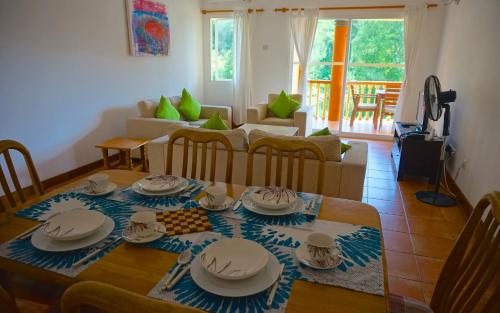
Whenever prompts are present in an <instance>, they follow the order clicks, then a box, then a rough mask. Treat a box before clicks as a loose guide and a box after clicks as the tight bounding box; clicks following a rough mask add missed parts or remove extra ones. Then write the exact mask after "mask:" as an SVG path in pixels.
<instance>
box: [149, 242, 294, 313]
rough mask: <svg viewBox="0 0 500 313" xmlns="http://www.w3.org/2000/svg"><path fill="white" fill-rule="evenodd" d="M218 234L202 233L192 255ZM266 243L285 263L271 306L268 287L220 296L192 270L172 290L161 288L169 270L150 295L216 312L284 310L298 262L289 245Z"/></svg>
mask: <svg viewBox="0 0 500 313" xmlns="http://www.w3.org/2000/svg"><path fill="white" fill-rule="evenodd" d="M219 238H221V236H220V235H218V234H213V233H205V234H204V236H202V237H200V238H199V239H198V241H197V243H195V244H194V245H193V246H192V248H191V251H192V252H193V257H194V256H195V255H196V254H198V253H200V252H201V251H202V250H203V249H204V248H205V247H206V246H207V245H208V244H210V243H212V242H214V241H216V240H217V239H219ZM264 247H265V248H266V249H267V250H268V251H269V252H271V253H273V254H274V255H275V256H276V258H278V260H279V262H280V263H282V264H284V265H285V268H284V271H283V274H282V276H281V279H280V284H279V286H278V290H277V292H276V296H275V297H274V301H273V303H272V306H271V307H270V308H267V306H266V302H267V297H268V291H267V290H265V291H262V292H260V293H258V294H255V295H252V296H248V297H237V298H231V297H221V296H217V295H214V294H211V293H209V292H206V291H205V290H203V289H201V288H200V287H198V285H196V283H195V282H194V281H193V279H192V278H191V275H189V274H186V275H185V276H184V277H183V278H182V279H181V280H180V281H179V282H178V283H177V284H176V285H175V286H174V287H173V288H172V289H171V290H166V291H162V290H161V287H162V286H163V284H164V282H165V280H166V279H167V277H168V274H166V275H165V276H164V277H163V278H162V279H161V280H160V282H159V283H158V284H157V285H156V286H155V287H154V288H153V289H152V290H151V291H150V292H149V294H148V296H150V297H153V298H157V299H162V300H166V301H169V302H176V303H180V304H183V305H188V306H192V307H196V308H199V309H202V310H204V311H207V312H213V313H223V312H240V313H246V312H262V313H264V312H284V311H285V309H286V305H287V304H288V298H289V297H290V293H291V289H292V284H293V281H294V280H295V279H296V278H297V275H298V271H297V265H296V264H295V262H294V258H293V256H292V255H291V254H290V253H289V252H287V249H288V248H283V247H279V246H275V245H272V244H269V245H264Z"/></svg>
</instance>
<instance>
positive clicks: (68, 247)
mask: <svg viewBox="0 0 500 313" xmlns="http://www.w3.org/2000/svg"><path fill="white" fill-rule="evenodd" d="M114 228H115V222H114V221H113V219H112V218H110V217H108V216H106V219H105V220H104V224H103V225H102V226H101V228H99V230H98V231H97V232H95V233H94V234H92V235H90V236H88V237H85V238H82V239H79V240H73V241H60V240H53V239H50V238H49V237H47V236H45V234H44V233H43V232H42V230H41V229H38V230H36V231H35V232H34V233H33V235H32V236H31V244H32V245H33V247H35V248H37V249H39V250H43V251H48V252H67V251H73V250H78V249H82V248H86V247H89V246H91V245H93V244H96V243H98V242H99V241H101V240H103V239H105V238H106V237H108V236H109V234H111V232H112V231H113V229H114Z"/></svg>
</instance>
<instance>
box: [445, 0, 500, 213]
mask: <svg viewBox="0 0 500 313" xmlns="http://www.w3.org/2000/svg"><path fill="white" fill-rule="evenodd" d="M499 30H500V1H498V0H462V1H461V2H460V4H459V5H458V6H456V5H450V6H449V7H448V8H447V12H446V24H445V28H444V32H443V42H442V46H441V55H440V59H439V65H438V72H437V74H438V77H439V79H440V81H441V85H442V89H450V88H451V89H453V90H456V91H457V101H456V102H455V103H452V104H451V107H452V116H451V121H452V126H451V137H450V138H451V140H450V141H451V143H452V145H454V146H455V147H456V149H457V154H456V156H455V158H454V159H453V160H451V162H450V172H451V173H452V174H453V175H455V174H456V172H457V170H458V168H459V166H460V165H461V164H462V161H463V160H467V163H466V166H465V168H464V169H463V170H462V171H461V173H460V175H459V176H458V179H457V184H458V186H459V187H460V189H461V190H462V191H463V192H464V194H465V196H466V197H467V199H468V200H469V201H470V202H471V204H472V205H475V204H476V203H477V201H479V199H480V198H481V196H482V195H484V194H485V193H488V192H490V191H492V190H497V191H500V165H499V161H500V137H499V134H500V97H499V96H498V92H499V82H500V60H499V56H500V35H499V34H498V31H499Z"/></svg>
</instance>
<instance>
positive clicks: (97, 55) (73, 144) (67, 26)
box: [0, 0, 203, 179]
mask: <svg viewBox="0 0 500 313" xmlns="http://www.w3.org/2000/svg"><path fill="white" fill-rule="evenodd" d="M165 3H166V4H167V9H168V11H169V18H170V23H171V24H170V26H171V52H170V55H169V56H167V57H132V56H130V55H129V44H128V35H127V24H126V11H125V2H124V1H123V0H106V1H102V0H85V1H81V0H71V1H69V0H44V1H38V0H17V1H11V0H0V29H1V31H0V139H4V138H10V139H14V140H18V141H20V142H22V143H23V144H25V145H26V146H27V147H28V148H29V150H30V151H31V153H32V156H33V158H34V160H35V163H36V166H37V168H38V171H39V174H40V175H41V178H42V179H45V178H48V177H52V176H55V175H57V174H60V173H63V172H66V171H69V170H72V169H74V168H77V167H79V166H82V165H84V164H88V163H90V162H93V161H95V160H97V159H99V158H100V157H101V154H100V151H98V150H97V149H95V148H94V145H95V144H96V143H98V142H99V141H102V140H104V139H107V138H110V137H113V136H118V135H125V119H126V117H128V116H134V115H137V111H136V108H135V103H136V101H137V100H139V99H142V98H159V96H160V95H162V94H164V95H166V96H172V95H177V94H180V92H181V90H182V88H183V87H186V88H188V89H189V90H191V91H192V92H193V94H194V95H195V96H196V97H202V95H203V86H202V68H203V67H202V63H203V62H202V56H201V50H202V44H201V43H202V34H201V32H202V23H201V20H202V18H201V13H200V8H199V2H198V0H182V1H179V0H166V1H165ZM4 169H5V167H4Z"/></svg>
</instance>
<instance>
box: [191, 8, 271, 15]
mask: <svg viewBox="0 0 500 313" xmlns="http://www.w3.org/2000/svg"><path fill="white" fill-rule="evenodd" d="M254 11H255V12H264V9H248V13H253V12H254ZM232 12H234V10H201V13H203V14H207V13H232Z"/></svg>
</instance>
